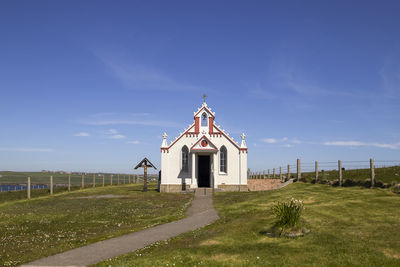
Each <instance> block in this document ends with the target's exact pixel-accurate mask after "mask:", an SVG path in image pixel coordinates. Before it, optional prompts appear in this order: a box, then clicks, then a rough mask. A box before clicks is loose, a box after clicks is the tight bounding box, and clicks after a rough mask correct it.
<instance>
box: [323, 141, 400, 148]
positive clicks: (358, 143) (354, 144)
mask: <svg viewBox="0 0 400 267" xmlns="http://www.w3.org/2000/svg"><path fill="white" fill-rule="evenodd" d="M323 144H324V145H326V146H348V147H361V146H365V147H380V148H390V149H398V148H400V142H399V143H394V144H385V143H371V142H361V141H329V142H324V143H323Z"/></svg>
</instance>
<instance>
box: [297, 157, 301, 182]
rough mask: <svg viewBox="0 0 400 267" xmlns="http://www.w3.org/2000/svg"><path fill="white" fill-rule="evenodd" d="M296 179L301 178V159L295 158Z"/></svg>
mask: <svg viewBox="0 0 400 267" xmlns="http://www.w3.org/2000/svg"><path fill="white" fill-rule="evenodd" d="M297 180H298V181H300V180H301V161H300V159H297Z"/></svg>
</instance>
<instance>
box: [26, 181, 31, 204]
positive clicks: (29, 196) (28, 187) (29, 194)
mask: <svg viewBox="0 0 400 267" xmlns="http://www.w3.org/2000/svg"><path fill="white" fill-rule="evenodd" d="M26 197H27V198H28V199H31V177H28V183H27V184H26Z"/></svg>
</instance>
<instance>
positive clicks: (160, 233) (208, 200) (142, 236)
mask: <svg viewBox="0 0 400 267" xmlns="http://www.w3.org/2000/svg"><path fill="white" fill-rule="evenodd" d="M218 219H219V217H218V213H217V211H216V210H215V209H214V206H213V203H212V192H211V190H209V189H206V188H199V189H197V190H196V193H195V198H194V199H193V202H192V206H191V207H190V208H189V210H188V212H187V217H186V218H184V219H181V220H179V221H175V222H171V223H167V224H163V225H159V226H156V227H152V228H149V229H145V230H142V231H139V232H135V233H131V234H127V235H124V236H120V237H116V238H112V239H108V240H104V241H100V242H97V243H94V244H91V245H88V246H85V247H80V248H76V249H72V250H69V251H66V252H63V253H60V254H56V255H54V256H50V257H47V258H43V259H40V260H37V261H34V262H31V263H28V264H25V265H22V266H30V267H32V266H87V265H90V264H94V263H97V262H100V261H104V260H107V259H110V258H114V257H116V256H119V255H122V254H127V253H129V252H132V251H135V250H137V249H140V248H143V247H145V246H148V245H150V244H152V243H154V242H157V241H162V240H167V239H169V238H172V237H174V236H177V235H180V234H182V233H185V232H189V231H192V230H195V229H197V228H199V227H203V226H206V225H208V224H210V223H212V222H214V221H215V220H218Z"/></svg>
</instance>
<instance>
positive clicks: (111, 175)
mask: <svg viewBox="0 0 400 267" xmlns="http://www.w3.org/2000/svg"><path fill="white" fill-rule="evenodd" d="M112 176H113V175H112V174H110V179H111V180H110V185H112Z"/></svg>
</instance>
